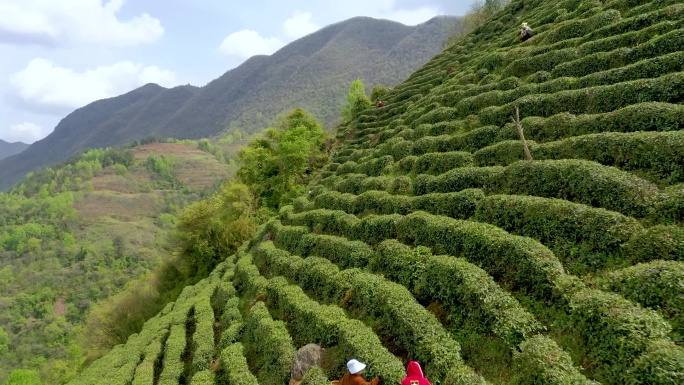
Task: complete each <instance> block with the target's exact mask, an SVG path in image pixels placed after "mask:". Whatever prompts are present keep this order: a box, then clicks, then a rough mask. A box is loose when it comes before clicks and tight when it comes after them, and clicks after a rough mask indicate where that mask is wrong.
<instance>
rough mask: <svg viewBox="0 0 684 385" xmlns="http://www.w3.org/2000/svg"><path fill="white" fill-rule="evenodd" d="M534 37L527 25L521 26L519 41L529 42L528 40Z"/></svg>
mask: <svg viewBox="0 0 684 385" xmlns="http://www.w3.org/2000/svg"><path fill="white" fill-rule="evenodd" d="M531 37H532V28H530V26H529V25H527V23H522V25H521V26H520V36H518V39H520V40H521V41H527V39H529V38H531Z"/></svg>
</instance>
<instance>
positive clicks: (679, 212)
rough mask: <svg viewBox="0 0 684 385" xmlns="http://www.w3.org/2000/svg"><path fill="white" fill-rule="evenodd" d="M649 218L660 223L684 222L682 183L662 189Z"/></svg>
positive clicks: (683, 187) (683, 186)
mask: <svg viewBox="0 0 684 385" xmlns="http://www.w3.org/2000/svg"><path fill="white" fill-rule="evenodd" d="M649 219H650V220H651V221H653V222H655V223H662V224H680V225H681V224H684V183H680V184H678V185H675V186H671V187H669V188H667V189H665V190H664V191H663V194H662V195H661V197H660V199H658V201H657V202H656V203H655V204H654V205H653V209H652V210H651V213H650V216H649Z"/></svg>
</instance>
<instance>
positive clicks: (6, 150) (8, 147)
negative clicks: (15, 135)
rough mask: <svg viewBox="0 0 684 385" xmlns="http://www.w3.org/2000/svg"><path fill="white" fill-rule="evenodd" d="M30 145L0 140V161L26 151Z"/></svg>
mask: <svg viewBox="0 0 684 385" xmlns="http://www.w3.org/2000/svg"><path fill="white" fill-rule="evenodd" d="M29 146H30V144H27V143H24V142H7V141H4V140H2V139H0V160H2V159H5V158H7V157H9V156H12V155H15V154H18V153H20V152H22V151H24V150H26V149H27V148H28V147H29Z"/></svg>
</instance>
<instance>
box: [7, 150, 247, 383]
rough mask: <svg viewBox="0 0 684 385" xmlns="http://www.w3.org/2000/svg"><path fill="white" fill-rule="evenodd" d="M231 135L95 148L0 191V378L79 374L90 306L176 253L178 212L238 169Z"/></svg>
mask: <svg viewBox="0 0 684 385" xmlns="http://www.w3.org/2000/svg"><path fill="white" fill-rule="evenodd" d="M228 142H230V139H229V138H228V140H224V141H223V142H221V143H223V144H225V146H223V148H222V147H221V146H217V145H213V144H211V143H209V142H208V141H206V140H204V141H200V142H194V141H187V142H182V143H178V142H173V143H168V142H158V141H156V140H152V141H146V142H145V143H143V144H140V145H138V146H135V147H127V148H108V149H104V150H102V149H96V150H89V151H87V152H86V153H84V154H82V155H79V156H77V157H74V158H72V159H70V160H68V161H66V162H65V163H63V164H60V165H56V166H53V167H50V168H47V169H45V170H43V171H40V172H37V173H35V174H32V175H30V176H28V177H27V178H26V179H25V180H24V181H23V182H22V183H20V184H19V185H18V186H17V187H16V188H14V189H13V190H12V191H10V192H8V193H0V314H1V315H0V383H5V380H6V379H7V376H8V374H9V373H10V372H11V371H12V370H13V369H17V368H25V369H29V370H36V371H37V372H39V373H40V375H41V376H42V378H43V381H44V383H45V384H58V383H61V381H63V380H64V379H67V378H70V376H72V375H73V374H75V372H76V370H78V369H79V367H80V365H81V363H82V362H83V360H84V359H85V355H86V353H88V352H84V351H83V348H82V344H79V339H81V335H82V326H83V323H84V320H85V319H86V315H87V314H88V312H91V311H92V310H93V309H94V308H96V303H97V302H98V301H100V300H104V299H105V298H107V297H109V296H111V295H114V294H116V293H119V292H121V291H122V289H123V288H124V286H125V285H126V284H127V283H128V282H130V281H132V280H135V279H136V278H138V277H141V276H143V275H145V274H148V273H149V272H150V271H152V270H154V268H155V267H157V266H158V265H160V263H161V261H162V260H168V259H169V254H170V250H171V246H170V245H169V244H168V243H169V242H168V238H167V233H168V231H169V230H170V229H172V228H174V226H175V223H176V217H177V215H178V213H179V212H180V211H181V210H182V209H183V208H184V207H185V206H186V205H187V204H188V203H190V202H193V201H196V200H198V199H200V198H202V197H204V196H205V195H206V194H207V193H208V192H211V191H213V190H215V188H216V187H217V185H218V184H219V183H221V181H223V180H225V179H226V178H228V177H230V176H231V175H232V174H233V173H234V172H235V166H234V163H235V162H234V161H233V160H231V157H233V156H235V154H234V150H233V149H232V148H231V146H230V145H229V144H228ZM234 146H235V145H233V146H232V147H234ZM223 149H225V150H226V151H225V153H224V151H223ZM143 322H144V320H143Z"/></svg>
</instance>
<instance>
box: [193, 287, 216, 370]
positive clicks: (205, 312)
mask: <svg viewBox="0 0 684 385" xmlns="http://www.w3.org/2000/svg"><path fill="white" fill-rule="evenodd" d="M195 319H196V320H197V321H196V326H195V333H194V334H193V335H192V339H193V345H194V346H195V352H194V354H193V357H192V367H193V370H194V371H196V372H200V371H202V370H205V369H207V368H208V367H209V364H211V360H212V358H213V356H214V310H213V309H212V308H211V304H210V303H209V297H208V296H200V297H199V298H197V302H196V303H195Z"/></svg>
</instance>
